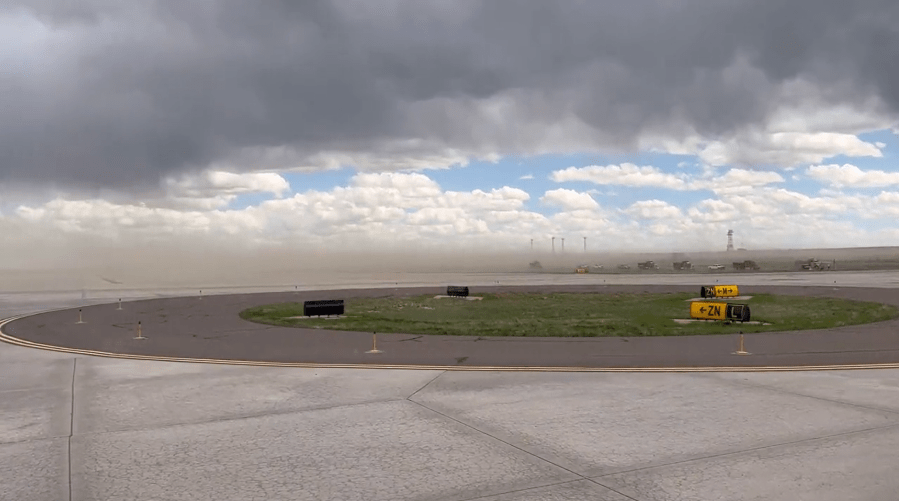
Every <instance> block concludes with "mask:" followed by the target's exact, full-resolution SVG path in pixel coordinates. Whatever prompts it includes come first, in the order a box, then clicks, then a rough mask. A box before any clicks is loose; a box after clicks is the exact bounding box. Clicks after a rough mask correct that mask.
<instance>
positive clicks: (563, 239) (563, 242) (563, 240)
mask: <svg viewBox="0 0 899 501" xmlns="http://www.w3.org/2000/svg"><path fill="white" fill-rule="evenodd" d="M562 252H565V237H562Z"/></svg>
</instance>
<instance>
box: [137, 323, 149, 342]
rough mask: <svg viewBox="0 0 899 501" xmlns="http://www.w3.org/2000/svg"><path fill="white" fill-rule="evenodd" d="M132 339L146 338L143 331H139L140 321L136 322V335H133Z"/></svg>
mask: <svg viewBox="0 0 899 501" xmlns="http://www.w3.org/2000/svg"><path fill="white" fill-rule="evenodd" d="M134 339H147V338H145V337H144V334H143V332H141V328H140V321H138V322H137V336H135V337H134Z"/></svg>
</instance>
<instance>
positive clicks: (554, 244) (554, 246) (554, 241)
mask: <svg viewBox="0 0 899 501" xmlns="http://www.w3.org/2000/svg"><path fill="white" fill-rule="evenodd" d="M555 253H556V237H553V254H555Z"/></svg>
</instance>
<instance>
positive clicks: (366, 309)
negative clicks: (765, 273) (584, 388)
mask: <svg viewBox="0 0 899 501" xmlns="http://www.w3.org/2000/svg"><path fill="white" fill-rule="evenodd" d="M478 295H479V296H482V297H483V299H482V300H481V301H464V300H460V299H451V298H442V299H435V298H434V297H433V296H415V297H383V298H367V299H350V300H347V301H346V315H345V316H344V317H342V318H337V319H334V318H332V319H325V318H316V317H311V318H306V317H302V315H303V304H302V303H282V304H270V305H263V306H257V307H253V308H249V309H247V310H244V311H242V312H241V313H240V316H241V318H243V319H245V320H250V321H253V322H259V323H264V324H271V325H279V326H287V327H304V328H323V329H331V330H343V331H360V332H395V333H405V334H438V335H454V336H529V337H533V336H541V337H544V336H558V337H595V336H682V335H695V334H726V333H733V332H738V331H742V332H744V333H751V332H766V331H790V330H806V329H827V328H831V327H840V326H845V325H857V324H864V323H870V322H878V321H883V320H889V319H893V318H896V317H899V310H897V309H896V308H895V307H892V306H888V305H882V304H879V303H869V302H861V301H850V300H845V299H832V298H810V297H799V296H774V295H770V294H759V295H755V296H753V297H752V299H750V300H748V301H731V302H734V303H743V304H749V306H750V309H751V311H752V320H754V321H755V320H757V321H761V322H764V323H769V324H771V325H751V324H741V323H739V322H737V323H734V324H726V323H723V322H696V323H690V324H678V323H676V322H674V320H673V319H676V318H689V317H690V313H689V302H687V300H688V299H690V298H692V297H694V296H695V295H694V294H689V293H678V294H623V293H622V294H581V293H550V294H533V293H500V294H478ZM297 317H302V318H297Z"/></svg>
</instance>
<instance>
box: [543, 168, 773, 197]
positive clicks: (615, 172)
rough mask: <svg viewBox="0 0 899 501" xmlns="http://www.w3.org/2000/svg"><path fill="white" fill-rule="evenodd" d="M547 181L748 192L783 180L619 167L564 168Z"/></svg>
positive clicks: (737, 172) (740, 172) (757, 174)
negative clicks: (742, 190)
mask: <svg viewBox="0 0 899 501" xmlns="http://www.w3.org/2000/svg"><path fill="white" fill-rule="evenodd" d="M550 179H551V180H553V181H556V182H559V183H562V182H572V181H587V182H590V183H593V184H599V185H616V186H627V187H632V188H645V187H651V188H665V189H670V190H678V191H688V190H689V191H695V190H712V191H722V190H733V189H751V188H752V187H755V186H765V185H768V184H773V183H780V182H783V181H784V179H783V177H782V176H781V175H780V174H778V173H776V172H771V171H763V170H748V169H738V168H734V169H729V170H728V171H727V172H725V173H724V174H720V173H719V172H718V171H717V170H715V169H706V170H704V171H703V172H702V173H701V174H700V175H698V176H691V175H687V174H683V173H681V174H671V173H667V172H663V171H662V170H661V169H658V168H657V167H652V166H642V167H640V166H637V165H634V164H629V163H624V164H621V165H607V166H597V165H591V166H588V167H568V168H567V169H562V170H557V171H553V172H552V174H551V175H550Z"/></svg>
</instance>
